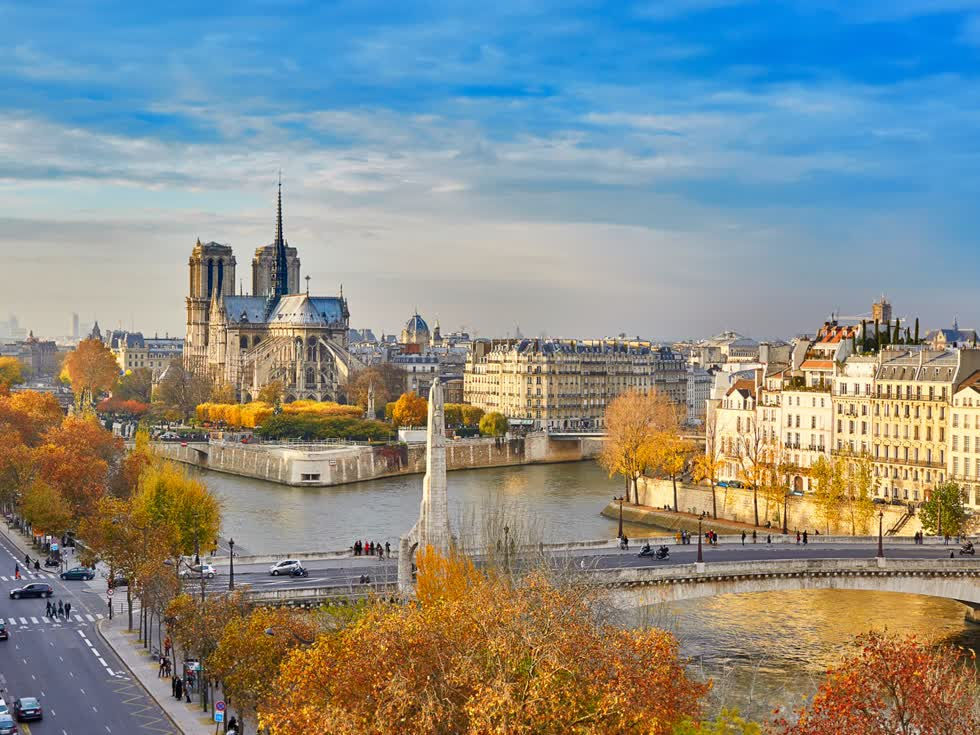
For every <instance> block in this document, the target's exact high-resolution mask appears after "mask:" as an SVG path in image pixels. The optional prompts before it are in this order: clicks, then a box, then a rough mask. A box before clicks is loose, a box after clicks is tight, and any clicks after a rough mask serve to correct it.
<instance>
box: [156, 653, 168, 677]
mask: <svg viewBox="0 0 980 735" xmlns="http://www.w3.org/2000/svg"><path fill="white" fill-rule="evenodd" d="M166 671H167V659H165V658H164V657H163V654H160V668H159V669H158V670H157V679H162V678H163V675H164V674H165V673H166Z"/></svg>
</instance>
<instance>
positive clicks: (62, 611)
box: [58, 600, 65, 618]
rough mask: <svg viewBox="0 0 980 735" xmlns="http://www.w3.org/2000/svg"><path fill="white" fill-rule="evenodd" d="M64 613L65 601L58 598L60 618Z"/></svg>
mask: <svg viewBox="0 0 980 735" xmlns="http://www.w3.org/2000/svg"><path fill="white" fill-rule="evenodd" d="M64 614H65V603H63V602H62V601H61V600H58V617H59V618H60V617H61V616H62V615H64Z"/></svg>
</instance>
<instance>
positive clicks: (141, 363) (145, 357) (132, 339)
mask: <svg viewBox="0 0 980 735" xmlns="http://www.w3.org/2000/svg"><path fill="white" fill-rule="evenodd" d="M105 343H106V346H107V347H108V348H109V349H110V350H112V354H113V355H115V356H116V362H118V363H119V369H120V370H122V371H123V372H124V373H125V372H128V371H130V370H136V369H137V368H146V369H148V370H149V371H150V372H151V373H152V374H153V380H154V381H156V380H157V379H158V378H159V377H160V375H161V374H162V373H163V371H164V370H166V369H167V366H168V365H170V362H171V361H172V360H174V359H179V358H180V357H181V356H182V355H183V352H184V340H183V339H181V338H180V337H170V336H169V335H168V336H164V337H159V336H156V335H154V336H153V337H144V336H143V333H142V332H126V331H122V330H113V331H111V332H109V333H108V334H107V335H106V336H105Z"/></svg>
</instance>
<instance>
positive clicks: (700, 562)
mask: <svg viewBox="0 0 980 735" xmlns="http://www.w3.org/2000/svg"><path fill="white" fill-rule="evenodd" d="M702 563H704V555H703V554H702V553H701V519H700V518H698V564H702Z"/></svg>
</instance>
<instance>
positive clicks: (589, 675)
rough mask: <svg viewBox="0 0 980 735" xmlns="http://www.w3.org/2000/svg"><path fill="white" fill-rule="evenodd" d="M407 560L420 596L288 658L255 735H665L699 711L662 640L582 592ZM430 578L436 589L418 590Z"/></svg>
mask: <svg viewBox="0 0 980 735" xmlns="http://www.w3.org/2000/svg"><path fill="white" fill-rule="evenodd" d="M418 560H419V568H418V577H419V581H418V584H419V588H420V589H429V590H430V591H431V594H430V593H426V594H425V596H424V597H421V598H420V599H419V600H417V601H416V602H415V603H412V604H406V605H390V604H383V603H382V604H375V605H372V606H369V607H368V608H367V609H366V610H365V611H364V612H363V613H362V614H361V615H360V616H359V617H358V618H356V619H355V620H353V621H352V622H351V624H350V625H348V626H346V627H344V628H342V629H340V630H338V631H336V632H330V633H325V634H321V635H320V636H318V637H317V639H316V641H315V642H314V643H313V644H312V645H311V646H309V647H307V648H303V649H301V650H293V651H292V652H291V653H289V654H288V655H287V656H286V658H285V660H284V661H283V663H282V665H281V667H280V673H279V677H278V679H277V680H276V682H275V683H274V684H272V685H271V686H269V687H268V691H269V697H268V700H267V701H266V702H264V703H261V704H260V706H259V727H260V728H266V729H267V731H268V732H269V734H270V735H293V734H294V733H306V732H310V733H313V732H317V733H357V732H398V733H400V734H401V735H423V734H424V735H450V734H451V733H490V732H513V733H565V732H568V733H572V732H574V733H578V734H579V735H593V734H595V735H598V734H599V733H618V734H619V735H634V734H635V735H640V733H642V734H643V735H670V733H671V731H672V729H673V726H674V725H675V724H679V723H680V722H681V721H683V720H684V719H687V718H696V717H697V715H698V714H699V711H700V702H701V698H702V696H703V695H704V693H705V692H706V691H707V689H708V687H707V685H704V684H700V683H698V682H695V681H692V680H691V679H690V678H689V677H688V675H687V672H686V671H685V668H684V665H683V663H682V662H681V660H680V659H679V656H678V647H677V642H676V640H675V639H674V638H673V637H672V636H671V635H670V634H668V633H666V632H664V631H661V630H656V629H634V630H628V629H624V628H622V627H619V626H614V625H609V624H605V623H603V622H602V621H601V620H599V619H597V617H596V611H595V607H594V606H593V605H592V604H591V603H592V602H593V600H592V599H591V598H590V597H589V596H588V593H587V592H584V591H582V590H580V589H577V588H574V587H571V586H561V585H556V584H553V583H551V582H550V581H548V579H546V578H545V577H544V576H542V575H541V574H537V573H532V574H530V575H529V576H527V577H525V578H523V579H521V580H520V581H519V582H517V581H514V580H513V579H512V578H511V577H509V576H506V575H497V574H494V573H493V572H492V571H489V570H488V571H486V572H474V570H472V569H471V568H470V567H462V568H460V569H459V571H458V572H455V571H453V569H447V568H446V566H445V565H438V566H437V567H436V568H435V569H433V567H432V564H431V557H427V555H425V554H420V556H419V558H418ZM429 574H436V575H437V576H438V577H441V580H442V581H441V582H437V583H435V584H433V585H428V584H427V582H426V577H427V575H429ZM459 574H462V575H463V578H462V579H460V578H459V576H458V575H459ZM379 652H383V653H382V660H383V661H384V665H383V666H379V665H378V657H379Z"/></svg>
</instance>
